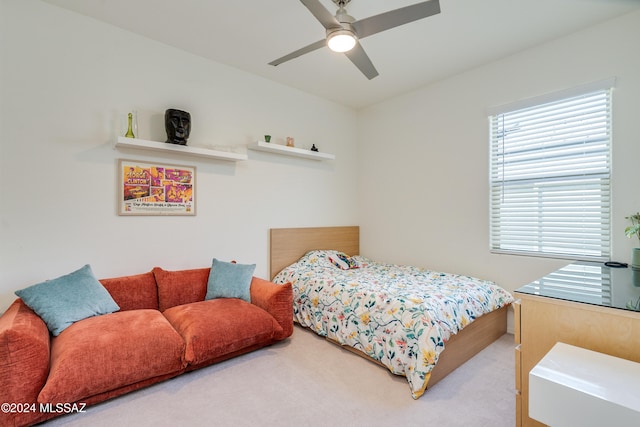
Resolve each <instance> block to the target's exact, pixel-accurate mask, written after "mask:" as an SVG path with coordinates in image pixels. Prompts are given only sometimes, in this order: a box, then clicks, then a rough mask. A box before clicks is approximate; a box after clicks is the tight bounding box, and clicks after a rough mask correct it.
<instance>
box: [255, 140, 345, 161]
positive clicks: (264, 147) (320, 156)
mask: <svg viewBox="0 0 640 427" xmlns="http://www.w3.org/2000/svg"><path fill="white" fill-rule="evenodd" d="M249 149H251V150H257V151H266V152H268V153H275V154H282V155H285V156H293V157H303V158H305V159H312V160H335V158H336V156H335V155H334V154H329V153H321V152H318V151H311V150H305V149H303V148H296V147H287V146H286V145H280V144H275V143H273V142H265V141H256V142H254V143H252V144H249Z"/></svg>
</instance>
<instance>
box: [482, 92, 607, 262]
mask: <svg viewBox="0 0 640 427" xmlns="http://www.w3.org/2000/svg"><path fill="white" fill-rule="evenodd" d="M490 122H491V129H490V133H491V135H490V136H491V176H490V181H491V182H490V187H491V192H490V193H491V203H490V206H491V215H490V218H491V224H490V242H491V250H492V251H493V252H505V253H515V254H527V255H539V256H548V257H560V258H572V259H585V260H605V259H608V258H609V252H610V251H609V249H610V242H609V234H610V232H609V230H610V220H609V216H610V194H609V193H610V190H609V186H610V157H611V156H610V151H611V150H610V146H611V143H610V141H611V89H610V88H608V89H599V90H591V91H589V92H588V93H583V94H580V95H573V96H570V97H567V98H563V99H560V100H555V101H552V102H545V103H543V104H538V105H534V106H529V107H526V108H520V109H517V110H512V111H506V112H500V113H496V114H494V115H492V116H490Z"/></svg>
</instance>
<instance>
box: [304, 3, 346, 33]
mask: <svg viewBox="0 0 640 427" xmlns="http://www.w3.org/2000/svg"><path fill="white" fill-rule="evenodd" d="M300 2H302V4H304V5H305V6H306V7H307V9H309V12H311V14H312V15H313V16H315V17H316V19H317V20H318V21H320V23H321V24H322V26H323V27H324V28H326V29H327V30H329V29H331V28H340V27H341V25H340V23H339V22H338V20H337V19H336V17H335V16H333V15H332V14H331V12H329V11H328V10H327V9H326V8H325V7H324V6H323V5H322V4H321V3H320V1H319V0H300Z"/></svg>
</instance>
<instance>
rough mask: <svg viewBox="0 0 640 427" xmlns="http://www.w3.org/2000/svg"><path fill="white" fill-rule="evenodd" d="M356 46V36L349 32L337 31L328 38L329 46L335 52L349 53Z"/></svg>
mask: <svg viewBox="0 0 640 427" xmlns="http://www.w3.org/2000/svg"><path fill="white" fill-rule="evenodd" d="M355 45H356V35H355V34H353V32H351V31H349V30H344V29H343V30H337V31H334V32H333V33H331V34H329V36H328V37H327V46H329V49H331V50H332V51H334V52H348V51H350V50H351V49H353V47H354V46H355Z"/></svg>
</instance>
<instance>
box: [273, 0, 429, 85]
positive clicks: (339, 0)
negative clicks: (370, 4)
mask: <svg viewBox="0 0 640 427" xmlns="http://www.w3.org/2000/svg"><path fill="white" fill-rule="evenodd" d="M300 1H301V2H302V4H304V5H305V6H306V7H307V9H309V11H310V12H311V13H312V14H313V16H315V18H316V19H317V20H318V21H319V22H320V23H321V24H322V26H323V27H324V28H325V29H326V30H327V36H326V39H322V40H319V41H317V42H315V43H312V44H310V45H308V46H305V47H303V48H302V49H298V50H296V51H295V52H292V53H290V54H288V55H285V56H283V57H282V58H278V59H276V60H275V61H271V62H269V65H273V66H276V65H280V64H282V63H283V62H287V61H289V60H291V59H294V58H297V57H298V56H301V55H304V54H305V53H309V52H313V51H314V50H317V49H320V48H321V47H324V46H325V45H327V46H329V49H331V50H333V51H335V52H344V54H345V55H346V56H347V58H349V59H350V60H351V62H353V64H354V65H355V66H356V67H358V69H359V70H360V71H361V72H362V74H364V75H365V76H366V77H367V78H368V79H369V80H371V79H372V78H374V77H376V76H377V75H378V71H377V70H376V68H375V67H374V66H373V63H372V62H371V60H370V59H369V56H367V54H366V52H365V51H364V49H363V48H362V46H361V45H360V43H358V40H359V39H363V38H365V37H368V36H370V35H373V34H376V33H379V32H382V31H385V30H389V29H391V28H394V27H399V26H400V25H404V24H408V23H409V22H413V21H417V20H419V19H423V18H426V17H428V16H431V15H435V14H438V13H440V2H439V0H428V1H423V2H422V3H416V4H413V5H410V6H406V7H401V8H399V9H395V10H392V11H389V12H385V13H381V14H379V15H375V16H371V17H369V18H365V19H360V20H358V21H356V20H355V19H354V18H353V17H352V16H350V15H349V14H348V13H347V10H346V8H345V7H346V6H347V5H348V4H349V3H350V2H351V0H332V1H333V2H334V3H335V4H336V5H337V6H338V11H337V12H336V15H335V16H333V15H331V12H329V11H328V10H327V9H326V8H325V7H324V6H322V4H320V1H319V0H300Z"/></svg>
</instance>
